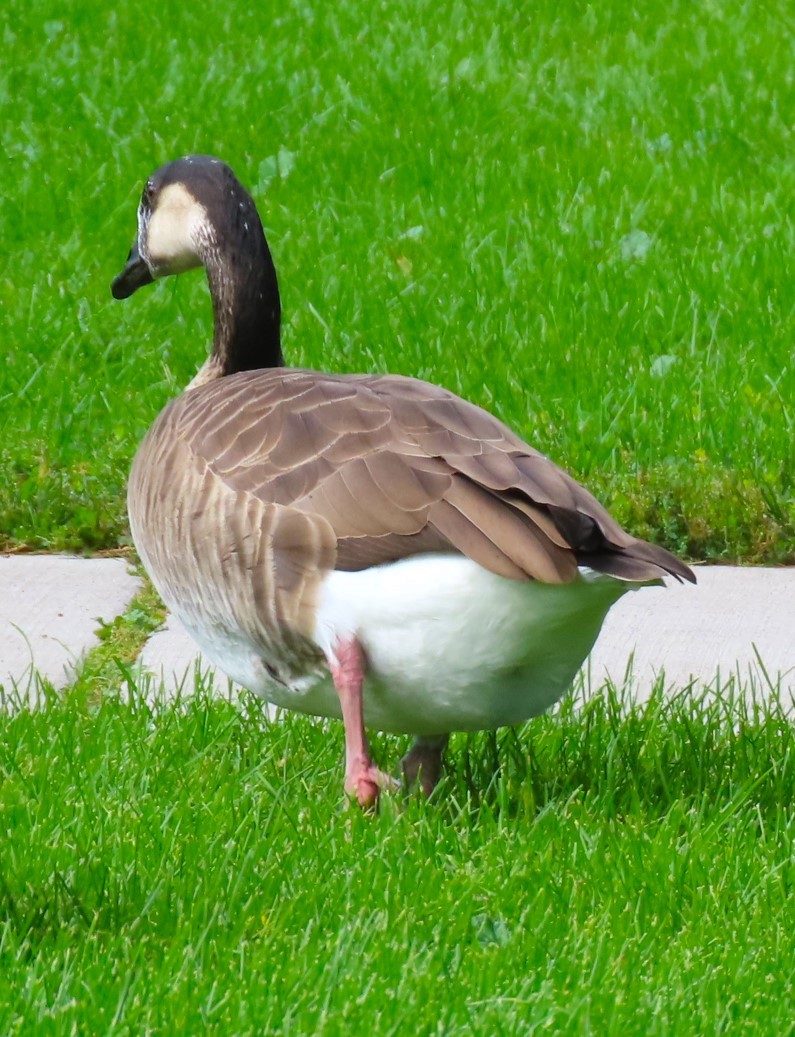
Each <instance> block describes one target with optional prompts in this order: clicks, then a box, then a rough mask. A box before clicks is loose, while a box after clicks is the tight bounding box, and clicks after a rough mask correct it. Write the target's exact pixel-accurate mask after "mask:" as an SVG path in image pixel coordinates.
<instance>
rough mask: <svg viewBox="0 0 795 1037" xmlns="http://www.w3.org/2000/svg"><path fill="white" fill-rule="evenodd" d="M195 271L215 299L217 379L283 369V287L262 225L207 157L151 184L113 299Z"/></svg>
mask: <svg viewBox="0 0 795 1037" xmlns="http://www.w3.org/2000/svg"><path fill="white" fill-rule="evenodd" d="M197 267H204V268H205V270H206V271H207V279H208V282H209V286H210V294H211V296H212V300H213V311H214V316H215V338H214V344H213V355H212V357H211V358H210V359H211V361H212V364H211V367H212V370H213V372H214V376H218V375H220V374H231V373H234V372H235V371H239V370H249V369H251V368H260V367H275V366H279V365H280V364H281V363H282V359H281V347H280V344H279V337H280V322H281V305H280V300H279V287H278V282H277V279H276V272H275V270H274V267H273V260H272V259H271V255H270V250H269V249H268V244H267V242H266V240H265V234H264V231H263V229H262V222H261V221H260V217H259V214H258V212H257V208H256V206H255V204H254V200H253V199H252V197H251V195H250V194H249V193H248V191H246V189H245V188H244V187H243V185H242V184H241V183H240V181H239V180H238V179H237V177H236V176H235V174H234V173H233V172H232V170H231V169H230V167H229V166H228V165H227V164H226V163H225V162H222V161H221V160H220V159H217V158H213V157H212V156H210V155H188V156H185V157H184V158H178V159H176V160H175V161H173V162H169V163H167V164H166V165H164V166H161V167H160V168H159V169H157V170H156V171H155V172H154V173H152V175H151V176H150V177H149V179H148V180H147V181H146V184H145V186H144V189H143V193H142V195H141V201H140V203H139V205H138V233H137V235H136V238H135V241H134V242H133V244H132V248H131V249H130V252H129V255H128V257H127V262H126V263H125V265H124V269H123V270H122V271H121V273H120V274H119V275H118V276H117V277H116V278H114V280H113V282H112V284H111V292H112V294H113V296H114V298H116V299H127V298H129V297H130V296H131V295H133V293H134V292H136V291H137V290H138V289H139V288H142V287H143V286H144V285H147V284H152V282H153V281H156V280H158V279H159V278H161V277H168V276H169V275H171V274H181V273H184V272H185V271H187V270H192V269H195V268H197Z"/></svg>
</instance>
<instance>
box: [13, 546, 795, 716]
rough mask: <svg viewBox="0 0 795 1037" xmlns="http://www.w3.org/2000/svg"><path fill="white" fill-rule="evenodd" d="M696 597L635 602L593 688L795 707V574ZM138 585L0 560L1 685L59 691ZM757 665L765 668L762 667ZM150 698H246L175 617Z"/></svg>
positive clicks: (61, 560) (94, 565) (80, 568)
mask: <svg viewBox="0 0 795 1037" xmlns="http://www.w3.org/2000/svg"><path fill="white" fill-rule="evenodd" d="M697 573H698V580H699V583H698V585H697V586H696V587H693V586H690V585H689V584H688V585H680V584H677V583H675V582H674V581H670V583H669V585H668V586H666V587H660V588H657V587H647V588H643V589H642V590H639V591H637V592H634V593H631V594H627V595H625V596H624V598H622V600H621V601H619V602H618V604H617V605H615V606H614V607H613V609H612V610H611V612H610V614H609V615H608V618H607V621H606V623H605V625H604V628H603V630H602V633H601V635H600V637H599V640H598V641H597V643H596V646H595V647H594V650H593V652H592V653H591V656H590V658H589V661H588V665H587V667H586V670H587V675H588V681H589V683H590V686H591V687H598V686H599V685H600V684H602V683H603V682H604V680H605V679H606V678H609V679H611V680H613V682H614V683H616V684H617V685H618V686H619V687H621V686H624V684H625V677H626V675H627V673H628V672H631V680H630V685H631V687H632V690H633V694H634V695H635V697H636V698H639V699H642V698H644V697H646V696H647V695H648V693H649V691H650V689H651V687H652V686H653V684H654V681H655V678H656V677H657V676H658V675H660V674H662V675H663V676H664V680H665V684H666V686H667V687H671V688H675V689H679V688H682V687H683V686H684V685H686V684H688V683H690V682H691V681H693V682H694V683H695V684H696V686H697V687H699V686H702V685H704V686H714V685H715V684H716V682H719V683H720V684H721V685H725V683H726V681H727V680H728V679H730V678H731V677H736V678H738V683H739V684H740V685H743V684H745V685H747V686H752V687H753V688H754V689H755V690H756V691H757V692H758V693H760V694H762V695H763V696H764V695H765V694H767V693H769V688H770V684H771V683H773V684H774V685H776V684H777V685H778V688H779V690H780V691H781V693H782V695H783V697H784V699H785V700H786V699H788V698H790V697H795V568H790V569H758V568H733V567H728V566H700V567H698V569H697ZM137 586H138V581H137V579H136V578H135V576H133V575H131V574H130V572H129V571H128V566H127V563H126V562H125V561H124V560H123V559H73V558H66V557H59V556H21V557H12V558H8V557H5V558H0V684H5V685H6V687H8V685H9V683H10V682H16V684H17V685H19V686H20V688H23V687H27V686H28V685H29V682H30V677H31V673H32V671H33V668H35V669H36V670H38V672H40V673H41V674H42V675H43V676H46V677H47V679H48V680H50V681H52V682H53V683H54V684H56V686H63V685H64V684H66V683H68V681H69V680H70V679H71V676H72V675H73V674H74V666H75V665H76V664H77V663H79V660H80V658H81V657H82V655H83V654H84V653H85V652H86V651H87V650H88V649H89V648H90V647H91V646H92V645H93V644H95V643H96V641H97V638H96V634H95V631H96V629H97V627H98V625H99V624H98V618H99V617H101V619H102V620H104V621H105V622H109V621H110V620H112V619H113V618H114V617H115V616H116V615H119V614H121V613H122V612H124V611H125V609H126V608H127V605H128V604H129V601H130V599H131V598H132V596H133V595H134V593H135V591H136V589H137ZM760 660H761V664H762V665H760ZM139 665H140V668H141V672H142V673H148V674H151V675H152V678H153V679H152V680H151V681H150V682H149V683H148V687H149V688H150V689H151V695H152V696H155V695H156V696H158V697H159V696H160V695H165V696H166V697H170V696H173V695H174V694H176V693H177V691H178V690H181V691H182V693H183V694H185V693H190V691H191V690H192V689H193V688H194V687H195V683H196V674H197V673H199V674H200V675H201V676H202V679H203V680H204V681H211V682H212V683H213V685H214V688H215V690H216V691H217V692H218V693H219V694H224V695H230V694H231V695H232V696H233V697H234V696H235V695H236V694H237V692H238V690H239V689H236V688H235V686H234V685H231V686H230V682H229V681H228V680H227V678H226V677H225V676H224V675H223V674H222V673H220V672H218V671H215V670H214V668H213V667H212V666H211V665H210V663H209V662H208V661H207V660H206V659H204V658H203V657H202V656H201V654H200V653H199V652H198V650H197V649H196V647H195V645H194V644H193V642H192V641H191V640H190V638H189V637H188V635H187V634H186V633H185V632H184V631H183V630H182V629H181V628H180V627H179V625H178V623H177V622H176V621H175V620H174V619H173V618H170V619H169V621H168V623H167V625H166V626H165V627H164V628H163V629H162V630H160V631H158V632H156V633H155V634H153V635H152V637H150V639H149V641H148V643H147V644H146V646H145V647H144V650H143V652H142V654H141V657H140V659H139Z"/></svg>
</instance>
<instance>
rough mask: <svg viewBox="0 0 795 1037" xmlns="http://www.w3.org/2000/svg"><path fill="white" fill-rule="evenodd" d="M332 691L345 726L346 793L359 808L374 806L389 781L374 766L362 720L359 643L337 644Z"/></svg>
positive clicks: (361, 679)
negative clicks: (338, 700) (356, 802)
mask: <svg viewBox="0 0 795 1037" xmlns="http://www.w3.org/2000/svg"><path fill="white" fill-rule="evenodd" d="M329 666H330V668H331V676H332V678H333V680H334V687H335V688H336V689H337V694H338V695H339V699H340V705H341V706H342V722H343V724H344V726H345V791H346V792H347V793H349V794H350V795H352V796H355V797H356V799H357V800H358V802H359V805H360V806H362V807H372V806H375V804H376V802H377V801H378V796H379V793H380V791H381V789H382V788H383V787H384V785H391V784H392V779H391V778H389V777H388V775H386V774H382V773H381V771H379V770H378V769H377V768H376V767H374V766H373V761H372V759H371V758H370V749H369V747H368V745H367V735H366V734H365V731H364V719H363V716H362V686H363V684H364V669H365V660H364V652H362V648H361V645H360V644H359V642H358V641H356V640H355V639H354V638H352V639H351V640H350V641H338V642H337V644H336V646H335V648H334V657H332V658H331V659H329Z"/></svg>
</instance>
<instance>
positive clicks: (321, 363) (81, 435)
mask: <svg viewBox="0 0 795 1037" xmlns="http://www.w3.org/2000/svg"><path fill="white" fill-rule="evenodd" d="M792 27H793V23H792V15H791V11H790V5H789V4H787V3H785V2H784V0H772V2H771V3H769V4H766V5H759V4H752V3H741V2H737V0H734V2H729V0H727V2H720V0H716V2H714V3H710V4H707V5H697V4H686V3H677V2H673V3H671V2H666V3H662V2H660V0H657V2H653V3H647V4H642V5H637V4H629V3H616V4H609V5H584V4H571V5H565V4H563V5H561V4H558V3H550V2H541V3H537V4H533V5H527V4H523V3H522V4H520V3H512V2H508V0H497V2H496V3H490V4H485V3H483V4H465V3H463V2H462V0H443V2H441V3H439V2H434V3H430V2H428V0H417V2H416V3H413V4H412V5H411V6H410V8H407V7H406V5H404V4H399V3H397V2H395V0H383V2H381V3H378V4H376V5H371V4H368V5H364V4H355V3H350V2H347V3H346V2H343V3H339V4H333V5H312V4H310V3H308V2H307V0H292V2H291V0H287V2H286V3H282V4H279V5H278V7H274V8H273V9H265V10H264V11H263V10H262V9H261V8H260V6H259V5H250V4H242V3H238V2H235V0H233V2H231V3H225V4H210V5H209V6H208V5H206V4H205V5H200V6H198V7H197V6H191V5H186V4H183V3H177V2H175V0H164V2H163V3H159V4H156V5H154V6H150V7H148V8H147V9H146V12H145V15H144V14H142V12H141V10H139V8H138V7H136V6H135V5H107V4H106V5H101V4H97V3H91V2H89V0H81V2H77V0H65V2H59V3H55V2H54V0H31V2H29V3H25V4H23V3H21V2H20V0H10V3H7V4H6V8H5V18H4V19H3V42H4V55H5V59H4V62H3V66H2V70H0V108H1V109H2V115H3V117H4V118H3V124H4V126H5V133H4V140H3V146H4V147H3V152H2V156H0V172H1V173H2V178H3V184H4V193H5V204H4V205H3V207H2V209H0V235H1V236H2V241H3V252H2V258H0V307H1V308H2V309H1V311H0V312H2V317H3V328H4V354H5V362H4V364H3V365H2V368H1V369H0V400H2V406H3V427H4V432H5V434H4V436H3V443H2V445H1V446H0V546H4V547H16V548H20V547H25V546H27V547H32V548H63V547H66V548H76V549H88V550H90V549H100V548H107V547H113V546H116V545H119V544H124V543H125V542H126V537H127V526H126V520H125V516H124V505H123V487H124V482H125V478H126V473H127V470H128V465H129V462H130V458H131V456H132V453H133V451H134V449H135V446H136V444H137V442H138V441H139V440H140V438H141V436H142V435H143V432H144V430H145V429H146V428H147V426H148V425H149V423H150V422H151V420H152V418H153V417H154V415H155V414H156V413H157V411H158V410H159V409H160V408H161V407H162V406H163V404H164V403H165V401H166V400H167V399H168V398H169V397H170V396H171V395H173V394H174V393H175V392H176V391H177V390H178V388H179V387H180V386H182V385H184V384H185V382H186V381H187V380H188V378H189V377H190V375H191V373H192V372H193V370H194V369H195V368H196V366H197V365H198V363H199V362H200V361H201V359H202V356H203V353H204V348H205V346H204V344H205V343H206V342H207V341H208V339H209V336H210V314H209V309H208V303H207V299H206V292H205V289H204V287H203V284H202V278H201V277H200V276H199V275H193V276H191V277H186V278H184V279H182V280H180V281H179V282H178V283H177V282H170V283H167V284H163V285H161V286H158V287H156V288H154V289H150V290H148V291H147V292H146V293H145V295H144V293H142V294H141V295H140V296H139V297H136V298H135V299H134V300H132V301H130V302H128V303H126V304H120V303H115V304H114V303H113V302H112V301H111V299H110V294H109V287H108V286H109V282H110V280H111V278H112V277H113V276H114V274H115V273H117V272H118V270H119V269H120V266H121V264H122V263H123V261H124V258H125V256H126V250H127V248H128V246H129V242H130V240H131V238H132V236H133V233H134V224H135V206H136V204H137V197H138V193H139V190H140V185H141V184H142V182H143V180H144V178H145V177H146V176H147V175H148V174H149V172H150V171H151V170H152V169H153V168H154V167H155V166H156V165H158V164H159V163H161V162H163V161H165V160H167V159H170V158H173V157H175V156H177V155H179V154H183V153H186V152H189V151H194V150H203V151H209V152H213V153H217V154H219V155H221V156H222V157H224V158H225V159H227V160H228V161H229V162H230V163H231V164H232V165H233V166H234V168H235V169H236V170H237V171H238V173H239V175H240V176H241V177H242V179H243V180H244V181H245V182H246V183H247V184H248V185H249V186H250V187H251V188H252V189H253V191H254V193H255V196H256V198H257V200H258V202H259V204H260V206H261V209H262V212H263V215H264V219H265V223H266V226H267V228H268V232H269V236H270V240H271V244H272V247H273V251H274V254H275V258H276V261H277V266H278V269H279V271H280V275H281V281H282V287H283V295H284V309H285V317H286V325H285V335H284V339H285V349H286V352H287V355H288V357H289V359H290V360H291V361H292V362H293V363H297V364H307V365H312V366H316V367H321V368H329V369H333V370H343V371H357V370H386V369H389V370H392V371H398V372H402V373H412V374H416V375H420V376H422V377H425V378H429V379H432V380H435V381H438V382H441V383H444V384H445V385H447V386H449V387H451V388H452V389H455V390H457V391H459V392H461V393H462V394H463V395H465V396H467V397H468V398H470V399H472V400H475V401H476V402H478V403H481V404H484V405H485V406H487V407H489V408H491V409H493V410H494V411H495V412H496V413H497V414H499V415H500V416H501V417H502V418H504V419H505V420H506V421H508V422H510V423H511V424H512V425H514V426H515V427H516V428H517V429H518V430H519V431H520V432H521V433H523V434H524V435H526V436H527V437H528V439H529V440H531V441H532V442H533V443H534V444H535V445H537V446H538V447H539V448H541V449H542V450H545V451H546V452H548V453H549V454H550V455H551V456H553V457H554V458H555V459H556V460H558V461H559V462H560V463H562V464H563V465H565V466H566V467H568V468H569V469H571V470H572V471H573V472H574V473H575V474H576V475H578V476H579V477H580V478H582V479H584V480H585V481H586V482H587V483H588V485H590V486H591V487H592V488H593V489H594V491H596V492H597V493H598V495H600V496H601V497H602V498H603V499H604V500H605V502H606V503H608V504H609V505H610V506H611V507H612V508H613V510H614V511H615V513H616V515H617V517H618V518H619V519H621V520H622V521H624V522H626V523H627V524H628V525H629V526H630V528H632V529H633V530H634V531H635V532H637V533H639V534H641V535H643V536H649V537H653V538H654V539H656V540H658V541H660V542H662V543H665V544H667V545H669V546H671V547H673V548H675V549H677V550H680V551H683V552H685V553H687V554H688V555H689V556H690V557H694V558H707V559H730V560H734V559H742V560H746V561H768V562H775V561H783V560H789V561H792V560H793V559H795V493H794V492H793V473H795V417H794V416H793V400H795V367H794V366H793V364H792V342H793V338H794V337H795V310H794V309H793V305H792V292H791V285H792V283H793V275H794V274H795V271H794V270H793V259H792V257H793V252H794V251H795V250H794V249H793V244H794V238H795V230H794V228H793V220H792V215H791V200H792V197H793V194H795V148H794V147H793V132H792V125H791V119H790V118H789V115H788V113H791V112H792V110H793V109H794V108H795V77H793V74H792V68H793V57H794V56H795V55H794V54H793V51H794V50H795V44H793V39H794V38H795V37H793V33H792V31H791V30H792Z"/></svg>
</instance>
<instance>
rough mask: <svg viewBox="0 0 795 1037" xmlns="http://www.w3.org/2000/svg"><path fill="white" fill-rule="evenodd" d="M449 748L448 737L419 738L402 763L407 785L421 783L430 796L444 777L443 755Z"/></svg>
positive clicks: (423, 789)
mask: <svg viewBox="0 0 795 1037" xmlns="http://www.w3.org/2000/svg"><path fill="white" fill-rule="evenodd" d="M446 746H447V735H439V736H438V737H436V738H417V740H416V741H415V742H414V745H412V747H411V748H410V749H409V751H408V752H407V753H406V755H405V756H404V757H403V759H402V761H401V766H402V767H403V777H404V779H405V781H406V785H412V784H413V783H414V782H415V781H418V782H419V785H420V788H421V789H422V791H423V792H424V793H425V795H426V796H430V794H431V793H432V792H433V790H434V789H435V788H436V785H437V783H438V781H439V778H440V777H441V776H442V753H443V752H444V750H445V747H446Z"/></svg>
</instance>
